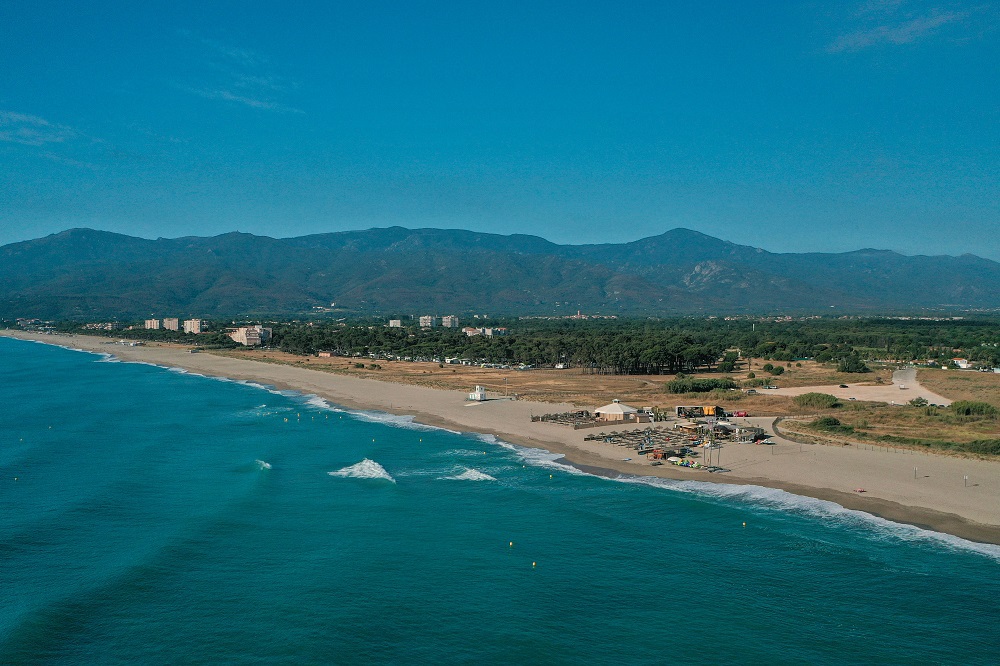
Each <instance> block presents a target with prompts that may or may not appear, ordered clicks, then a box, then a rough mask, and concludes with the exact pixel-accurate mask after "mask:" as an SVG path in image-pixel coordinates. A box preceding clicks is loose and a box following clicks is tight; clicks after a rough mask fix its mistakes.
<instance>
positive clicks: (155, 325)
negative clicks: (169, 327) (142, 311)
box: [146, 319, 160, 331]
mask: <svg viewBox="0 0 1000 666" xmlns="http://www.w3.org/2000/svg"><path fill="white" fill-rule="evenodd" d="M146 330H147V331H158V330H160V320H159V319H147V320H146Z"/></svg>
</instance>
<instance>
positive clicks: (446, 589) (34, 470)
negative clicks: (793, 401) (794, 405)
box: [0, 338, 1000, 664]
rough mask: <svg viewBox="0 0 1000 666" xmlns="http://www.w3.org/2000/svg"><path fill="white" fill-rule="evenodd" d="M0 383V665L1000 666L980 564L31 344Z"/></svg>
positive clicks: (932, 542) (968, 556) (883, 532)
mask: <svg viewBox="0 0 1000 666" xmlns="http://www.w3.org/2000/svg"><path fill="white" fill-rule="evenodd" d="M0 381H2V387H3V398H2V402H0V404H2V409H0V662H3V663H65V664H84V663H86V664H90V663H100V664H114V663H126V662H127V663H139V664H167V663H171V664H172V663H235V664H242V663H266V664H272V663H296V664H298V663H317V664H322V663H454V662H466V663H468V662H487V663H514V664H516V663H571V662H577V663H580V662H586V663H694V664H719V663H768V664H775V663H779V664H780V663H810V664H821V663H838V664H839V663H848V664H876V663H877V664H914V663H962V664H995V663H998V662H1000V637H998V634H1000V632H998V630H997V622H998V620H1000V547H996V546H988V545H981V544H974V543H970V542H967V541H963V540H961V539H957V538H953V537H949V536H946V535H938V534H934V533H931V532H927V531H924V530H920V529H918V528H915V527H909V526H903V525H897V524H894V523H889V522H887V521H884V520H881V519H878V518H874V517H872V516H868V515H866V514H862V513H858V512H852V511H846V510H844V509H841V508H840V507H838V506H836V505H833V504H830V503H826V502H821V501H818V500H812V499H807V498H801V497H797V496H794V495H789V494H787V493H783V492H781V491H775V490H768V489H763V488H754V487H728V486H714V485H711V484H701V483H692V482H681V483H678V482H669V481H651V480H642V479H625V480H611V479H604V478H598V477H595V476H591V475H588V474H584V473H582V472H579V471H576V470H573V469H571V468H568V467H566V466H564V465H562V464H560V463H559V462H558V461H556V460H555V458H556V456H553V455H550V454H547V453H545V452H540V451H536V450H528V449H520V448H517V447H514V446H511V445H508V444H505V443H503V442H499V441H496V440H494V439H493V438H491V437H484V436H477V435H469V434H462V433H455V432H449V431H446V430H440V429H432V428H427V427H423V426H420V425H417V424H414V423H412V422H411V421H410V420H409V419H407V418H405V417H396V416H389V415H384V414H378V413H366V412H353V411H348V410H344V409H340V408H338V407H336V406H335V405H329V404H327V403H325V402H324V401H322V400H320V399H318V398H315V397H312V396H303V395H297V394H294V393H287V392H277V391H274V390H269V389H268V388H267V387H263V386H257V385H253V384H247V383H239V382H232V381H225V380H218V379H211V378H207V377H201V376H197V375H192V374H187V373H184V372H181V371H177V370H170V369H166V368H159V367H153V366H149V365H143V364H134V363H121V362H116V361H115V359H114V358H113V357H109V356H100V355H95V354H90V353H82V352H77V351H72V350H67V349H62V348H58V347H53V346H48V345H41V344H36V343H30V342H23V341H17V340H10V339H2V338H0ZM743 523H746V527H744V526H743ZM511 542H512V545H511Z"/></svg>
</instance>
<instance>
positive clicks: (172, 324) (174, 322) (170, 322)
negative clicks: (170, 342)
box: [163, 317, 181, 331]
mask: <svg viewBox="0 0 1000 666" xmlns="http://www.w3.org/2000/svg"><path fill="white" fill-rule="evenodd" d="M180 323H181V321H180V319H178V318H177V317H166V318H165V319H164V320H163V328H165V329H167V330H168V331H178V330H180V327H181V326H180Z"/></svg>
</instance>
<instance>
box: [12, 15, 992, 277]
mask: <svg viewBox="0 0 1000 666" xmlns="http://www.w3.org/2000/svg"><path fill="white" fill-rule="evenodd" d="M998 44H1000V8H998V6H997V0H994V1H992V2H991V1H990V0H970V1H968V2H966V1H962V0H954V1H952V0H939V1H934V2H921V1H916V0H914V1H908V0H858V1H853V2H842V3H839V2H820V1H817V2H801V3H794V2H767V1H761V2H742V1H740V2H737V1H733V2H721V3H719V2H711V1H708V0H697V1H694V2H681V1H670V2H668V1H666V0H659V1H656V2H624V1H622V0H618V1H614V2H606V3H596V2H586V1H585V0H577V1H575V2H567V3H546V2H537V1H536V2H512V1H506V2H496V3H489V2H475V1H474V2H451V3H438V2H420V1H414V2H400V1H395V2H386V3H379V2H368V1H364V2H356V3H341V2H334V1H331V2H311V3H307V2H280V3H279V2H269V3H264V2H232V3H223V2H197V3H186V2H162V3H161V2H150V1H143V2H133V1H130V2H121V3H113V2H81V3H76V2H61V3H46V2H42V1H40V0H32V1H31V2H3V3H0V243H9V242H13V241H17V240H24V239H28V238H34V237H38V236H42V235H45V234H49V233H54V232H57V231H60V230H63V229H66V228H70V227H77V226H89V227H94V228H98V229H107V230H110V231H118V232H122V233H128V234H133V235H138V236H145V237H149V238H156V237H158V236H166V237H174V236H181V235H210V234H217V233H223V232H227V231H233V230H239V231H246V232H251V233H256V234H263V235H270V236H278V237H284V236H294V235H301V234H307V233H318V232H324V231H337V230H343V229H360V228H368V227H373V226H389V225H403V226H409V227H420V226H431V227H449V228H466V229H473V230H479V231H493V232H498V233H533V234H537V235H540V236H544V237H546V238H548V239H550V240H553V241H556V242H564V243H565V242H569V243H582V242H601V241H607V240H634V239H637V238H641V237H643V236H650V235H655V234H659V233H662V232H663V231H666V230H668V229H671V228H674V227H688V228H691V229H696V230H698V231H702V232H704V233H707V234H710V235H713V236H718V237H721V238H725V239H727V240H731V241H734V242H739V243H746V244H749V245H756V246H759V247H764V248H766V249H769V250H773V251H794V252H798V251H843V250H851V249H858V248H862V247H878V248H888V249H894V250H898V251H901V252H904V253H907V254H961V253H965V252H971V253H974V254H979V255H980V256H986V257H989V258H992V259H998V260H1000V48H998Z"/></svg>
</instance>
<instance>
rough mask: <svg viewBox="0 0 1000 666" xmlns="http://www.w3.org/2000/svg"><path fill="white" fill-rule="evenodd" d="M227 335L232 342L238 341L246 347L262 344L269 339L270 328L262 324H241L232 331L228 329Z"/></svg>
mask: <svg viewBox="0 0 1000 666" xmlns="http://www.w3.org/2000/svg"><path fill="white" fill-rule="evenodd" d="M229 337H230V338H231V339H232V340H233V342H238V343H240V344H241V345H246V346H247V347H256V346H258V345H262V344H264V343H265V342H267V341H268V340H270V339H271V329H269V328H264V327H263V326H260V325H257V326H241V327H240V328H237V329H236V330H234V331H230V333H229Z"/></svg>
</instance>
